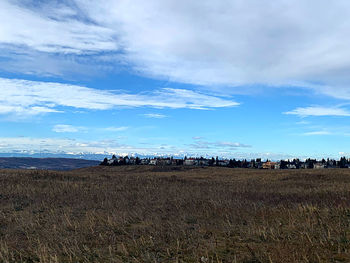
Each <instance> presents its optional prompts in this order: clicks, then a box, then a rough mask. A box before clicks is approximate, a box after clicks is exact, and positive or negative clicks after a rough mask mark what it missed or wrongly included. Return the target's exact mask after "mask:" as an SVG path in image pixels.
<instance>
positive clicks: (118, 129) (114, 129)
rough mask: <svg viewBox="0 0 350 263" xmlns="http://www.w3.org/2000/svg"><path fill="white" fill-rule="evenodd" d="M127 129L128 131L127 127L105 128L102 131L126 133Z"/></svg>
mask: <svg viewBox="0 0 350 263" xmlns="http://www.w3.org/2000/svg"><path fill="white" fill-rule="evenodd" d="M127 129H129V127H126V126H121V127H107V128H104V129H103V130H105V131H111V132H120V131H126V130H127Z"/></svg>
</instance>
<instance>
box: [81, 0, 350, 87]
mask: <svg viewBox="0 0 350 263" xmlns="http://www.w3.org/2000/svg"><path fill="white" fill-rule="evenodd" d="M76 3H77V4H78V6H79V7H80V8H81V9H82V10H84V11H85V12H86V13H87V14H88V16H89V17H90V18H91V19H93V20H94V21H96V22H97V23H98V24H99V25H103V26H104V27H106V28H109V29H112V30H115V31H116V32H117V33H118V37H119V38H118V39H119V41H120V42H121V43H123V44H122V46H123V51H124V58H125V60H127V61H128V62H131V63H133V65H134V67H135V68H136V69H137V70H139V71H141V72H143V73H145V74H148V75H151V76H156V77H164V78H169V79H170V80H175V81H180V82H186V83H193V84H202V85H213V84H214V85H228V86H237V85H247V84H255V83H263V84H266V85H289V84H290V83H293V82H295V81H299V82H302V81H303V82H304V83H306V84H307V85H309V86H310V85H311V83H314V82H318V83H324V84H327V85H329V87H332V86H341V85H346V86H348V85H347V84H349V83H350V78H349V76H348V74H347V72H348V70H349V67H350V64H349V60H350V51H349V49H348V46H349V44H350V38H349V37H348V34H347V33H348V27H349V24H350V17H349V16H348V13H349V11H350V3H349V2H348V1H346V0H340V1H336V2H334V1H333V2H329V1H324V0H321V1H318V0H308V1H302V0H297V1H286V0H277V1H274V2H273V3H272V2H271V1H268V0H263V1H261V0H246V1H242V0H235V1H226V0H220V1H212V0H204V1H190V2H189V1H186V0H177V1H175V0H170V1H161V0H150V1H147V2H145V1H142V0H135V1H132V2H130V1H127V0H120V1H115V0H107V1H105V2H104V3H103V4H97V3H96V1H92V0H88V1H86V0H76ZM246 88H248V87H245V88H244V89H246ZM240 89H243V88H240ZM331 89H332V91H333V93H334V88H331ZM347 90H349V89H347ZM322 92H326V90H322ZM329 93H332V92H329Z"/></svg>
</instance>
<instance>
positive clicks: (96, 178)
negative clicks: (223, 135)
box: [0, 166, 350, 263]
mask: <svg viewBox="0 0 350 263" xmlns="http://www.w3.org/2000/svg"><path fill="white" fill-rule="evenodd" d="M0 262H72V263H73V262H74V263H75V262H152V263H156V262H207V263H209V262H215V263H218V262H246V263H248V262H250V263H253V262H350V169H349V170H345V169H344V170H317V171H316V170H299V171H261V170H247V169H246V170H241V169H228V168H196V169H193V168H192V169H190V168H183V167H164V168H160V167H136V166H130V167H96V168H90V169H81V170H76V171H71V172H46V171H19V170H0Z"/></svg>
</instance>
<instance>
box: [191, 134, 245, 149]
mask: <svg viewBox="0 0 350 263" xmlns="http://www.w3.org/2000/svg"><path fill="white" fill-rule="evenodd" d="M193 140H194V142H193V143H192V144H190V145H189V146H190V147H191V148H193V149H208V150H209V149H212V150H213V149H214V150H216V151H222V150H223V149H228V150H236V149H237V148H249V147H251V146H250V145H247V144H243V143H239V142H229V141H217V142H208V141H204V140H201V139H200V138H199V137H194V138H193Z"/></svg>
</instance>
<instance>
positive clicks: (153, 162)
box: [149, 159, 158, 165]
mask: <svg viewBox="0 0 350 263" xmlns="http://www.w3.org/2000/svg"><path fill="white" fill-rule="evenodd" d="M149 164H150V165H157V164H158V160H157V159H152V160H150V161H149Z"/></svg>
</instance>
